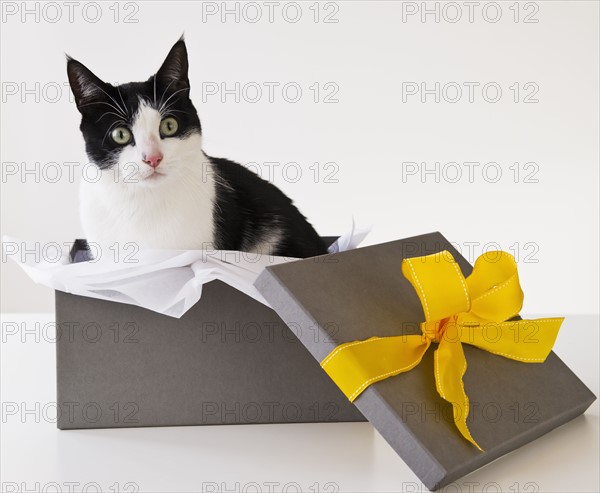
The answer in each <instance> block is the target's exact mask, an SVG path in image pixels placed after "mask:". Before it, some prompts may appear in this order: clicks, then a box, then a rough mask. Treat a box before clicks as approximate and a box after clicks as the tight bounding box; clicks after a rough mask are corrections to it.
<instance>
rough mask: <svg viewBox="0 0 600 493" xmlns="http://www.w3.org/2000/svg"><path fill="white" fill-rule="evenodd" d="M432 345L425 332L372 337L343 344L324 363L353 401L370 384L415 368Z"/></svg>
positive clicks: (345, 393)
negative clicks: (423, 333) (422, 333)
mask: <svg viewBox="0 0 600 493" xmlns="http://www.w3.org/2000/svg"><path fill="white" fill-rule="evenodd" d="M429 345H430V341H429V340H428V339H426V338H424V337H423V336H421V335H407V336H394V337H372V338H370V339H366V340H364V341H355V342H348V343H346V344H341V345H340V346H338V347H336V348H335V349H334V350H333V351H332V352H331V353H330V354H329V355H328V356H327V357H326V358H325V359H324V360H323V361H322V362H321V367H322V368H323V369H324V370H325V372H326V373H327V374H328V375H329V376H330V377H331V379H332V380H333V381H334V382H335V383H336V384H337V386H338V387H339V388H340V389H341V391H342V392H343V393H344V395H345V396H346V397H347V398H348V399H349V400H350V402H353V401H354V400H355V399H356V398H357V397H358V396H359V395H360V394H361V393H362V392H363V391H364V390H365V389H366V388H367V387H368V386H369V385H371V384H373V383H375V382H378V381H380V380H383V379H385V378H389V377H392V376H394V375H398V374H399V373H403V372H407V371H410V370H412V369H413V368H414V367H415V366H417V365H418V364H419V363H420V362H421V359H422V358H423V355H424V354H425V351H427V348H428V347H429Z"/></svg>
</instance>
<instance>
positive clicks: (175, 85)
mask: <svg viewBox="0 0 600 493" xmlns="http://www.w3.org/2000/svg"><path fill="white" fill-rule="evenodd" d="M155 77H156V81H157V82H158V83H159V84H161V85H162V86H163V87H165V88H166V87H169V88H171V89H175V90H179V89H189V88H190V81H189V80H188V56H187V49H186V47H185V41H184V40H183V36H182V37H181V38H180V39H179V41H177V43H175V44H174V45H173V48H171V51H169V54H168V55H167V58H166V59H165V61H164V62H163V64H162V66H161V67H160V69H159V70H158V72H156V76H155Z"/></svg>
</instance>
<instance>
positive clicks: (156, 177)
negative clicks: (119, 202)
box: [138, 171, 167, 188]
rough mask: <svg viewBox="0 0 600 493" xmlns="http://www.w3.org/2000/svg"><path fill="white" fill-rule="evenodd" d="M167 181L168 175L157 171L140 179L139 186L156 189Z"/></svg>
mask: <svg viewBox="0 0 600 493" xmlns="http://www.w3.org/2000/svg"><path fill="white" fill-rule="evenodd" d="M166 179H167V175H166V174H164V173H160V172H158V171H155V172H154V173H151V174H149V175H148V176H145V177H143V178H139V181H138V185H141V186H142V187H147V188H154V187H157V186H159V185H161V184H162V183H163V182H164V181H165V180H166Z"/></svg>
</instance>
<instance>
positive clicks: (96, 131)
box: [67, 38, 201, 187]
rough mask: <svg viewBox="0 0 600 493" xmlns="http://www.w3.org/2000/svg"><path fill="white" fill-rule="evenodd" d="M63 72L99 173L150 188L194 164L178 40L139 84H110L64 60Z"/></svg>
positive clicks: (196, 134)
mask: <svg viewBox="0 0 600 493" xmlns="http://www.w3.org/2000/svg"><path fill="white" fill-rule="evenodd" d="M67 73H68V76H69V83H70V85H71V90H72V91H73V95H74V96H75V103H76V104H77V108H78V109H79V112H80V113H81V126H80V129H81V133H82V134H83V138H84V140H85V146H86V152H87V155H88V157H89V159H90V160H91V161H92V162H93V163H94V164H95V165H97V166H98V167H99V168H100V169H101V170H103V173H108V172H110V173H111V175H112V176H114V177H115V178H116V181H117V182H120V183H124V184H126V185H127V186H133V187H140V186H141V187H155V186H158V185H160V184H162V183H165V182H168V181H169V180H170V179H174V178H181V177H182V176H184V175H185V173H186V168H187V167H188V166H190V165H191V163H196V162H197V157H198V155H199V153H200V145H201V127H200V120H199V119H198V113H197V112H196V109H195V108H194V105H193V104H192V102H191V100H190V97H189V94H190V83H189V80H188V59H187V50H186V47H185V42H184V41H183V38H181V39H180V40H179V41H178V42H177V43H175V45H174V46H173V47H172V48H171V51H170V52H169V54H168V55H167V58H166V59H165V61H164V63H163V64H162V66H161V67H160V69H159V70H158V72H157V73H156V74H155V75H153V76H152V77H150V78H149V79H148V80H147V81H145V82H130V83H128V84H121V85H112V84H109V83H107V82H104V81H102V80H100V79H99V78H98V77H96V76H95V75H94V74H93V73H92V72H91V71H90V70H89V69H88V68H87V67H86V66H85V65H83V64H82V63H80V62H78V61H77V60H74V59H72V58H70V57H69V58H68V61H67ZM194 157H196V159H194ZM107 170H108V171H107Z"/></svg>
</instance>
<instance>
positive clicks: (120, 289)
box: [3, 224, 369, 318]
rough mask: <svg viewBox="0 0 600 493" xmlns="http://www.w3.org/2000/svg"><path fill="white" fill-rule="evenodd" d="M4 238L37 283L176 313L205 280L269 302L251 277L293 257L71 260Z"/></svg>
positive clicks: (207, 254) (178, 253)
mask: <svg viewBox="0 0 600 493" xmlns="http://www.w3.org/2000/svg"><path fill="white" fill-rule="evenodd" d="M368 233H369V229H368V228H366V229H364V228H363V229H356V228H355V227H354V224H353V225H352V229H351V230H350V231H349V232H347V233H346V234H344V235H342V236H340V237H339V238H338V240H337V241H336V242H335V243H334V244H332V245H331V246H330V247H329V252H330V253H336V252H342V251H345V250H350V249H352V248H356V247H357V246H358V245H359V244H360V243H361V242H362V241H363V239H364V238H365V237H366V236H367V234H368ZM3 244H4V245H3V246H4V256H5V258H11V259H12V260H14V261H15V262H17V263H18V264H19V265H20V266H21V268H22V269H23V270H24V271H25V272H26V273H27V274H28V275H29V277H31V279H33V281H34V282H36V283H37V284H43V285H44V286H48V287H49V288H52V289H55V290H58V291H64V292H66V293H72V294H76V295H80V296H87V297H90V298H98V299H101V300H109V301H115V302H118V303H127V304H131V305H136V306H141V307H143V308H147V309H148V310H152V311H155V312H158V313H162V314H164V315H168V316H170V317H175V318H180V317H181V316H182V315H183V314H184V313H185V312H186V311H188V310H189V309H190V308H191V307H192V306H193V305H194V304H195V303H196V302H197V301H198V300H199V299H200V296H201V295H202V286H203V285H204V284H206V283H207V282H210V281H214V280H215V279H218V280H220V281H223V282H225V283H227V284H229V285H230V286H233V287H234V288H236V289H238V290H239V291H241V292H243V293H245V294H247V295H248V296H250V297H252V298H254V299H255V300H257V301H260V302H261V303H263V304H265V305H267V306H269V304H268V303H267V301H266V300H265V299H264V298H263V297H262V295H261V294H260V293H259V292H258V291H257V290H256V288H255V287H254V281H255V280H256V278H257V277H258V275H259V274H260V273H261V272H262V270H263V269H264V268H265V267H267V266H270V265H276V264H280V263H284V262H292V261H294V260H296V259H292V258H286V257H275V256H270V255H258V254H251V253H243V252H235V251H226V250H138V251H136V252H135V253H134V254H131V252H126V251H121V252H118V251H111V252H110V254H107V255H101V256H99V258H97V259H94V260H92V261H88V262H80V263H70V259H69V250H70V246H69V245H64V246H62V247H61V246H60V245H59V244H57V243H54V244H53V245H54V251H53V253H52V254H51V255H43V254H39V252H40V247H39V243H36V242H33V241H24V240H19V239H16V238H12V237H8V236H4V237H3ZM24 252H25V254H24ZM27 252H29V254H28V253H27ZM32 252H33V253H32ZM36 252H37V253H36ZM92 252H93V247H92ZM119 259H120V261H119Z"/></svg>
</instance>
